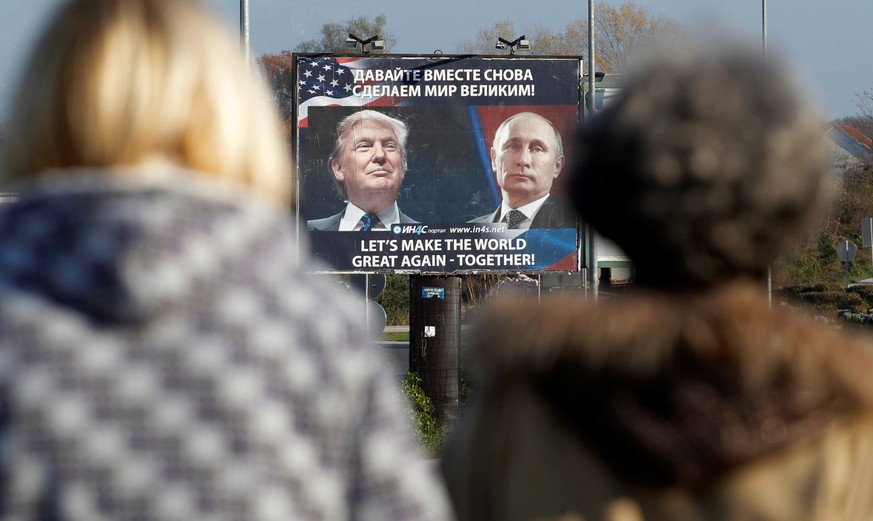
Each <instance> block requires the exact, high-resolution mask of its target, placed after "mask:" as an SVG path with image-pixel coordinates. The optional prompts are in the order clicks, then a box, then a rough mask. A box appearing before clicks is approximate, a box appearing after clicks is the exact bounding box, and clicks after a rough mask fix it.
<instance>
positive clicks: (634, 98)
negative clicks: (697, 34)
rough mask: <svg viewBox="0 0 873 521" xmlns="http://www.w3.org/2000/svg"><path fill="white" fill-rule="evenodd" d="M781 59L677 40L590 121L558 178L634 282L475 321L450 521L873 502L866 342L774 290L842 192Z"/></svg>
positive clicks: (763, 516)
mask: <svg viewBox="0 0 873 521" xmlns="http://www.w3.org/2000/svg"><path fill="white" fill-rule="evenodd" d="M776 63H777V62H776V59H775V58H772V59H771V60H770V62H769V63H768V64H763V63H761V61H760V50H759V49H752V50H746V49H741V48H735V47H730V46H728V47H724V48H714V49H707V48H706V46H705V45H701V44H699V43H698V44H696V45H688V46H687V47H686V48H685V49H673V50H672V52H670V53H664V54H661V55H659V56H657V57H656V58H654V59H652V60H651V61H650V62H648V63H646V64H645V65H643V66H642V67H640V68H639V69H637V70H635V71H633V73H632V74H631V75H630V76H629V78H628V79H627V81H626V83H625V85H624V88H623V90H622V94H621V98H620V99H619V100H618V101H617V102H616V103H615V104H614V105H612V106H610V107H608V108H606V109H604V110H603V111H602V112H600V113H598V115H597V116H596V117H595V118H593V120H592V121H591V122H590V123H588V124H587V125H586V126H584V127H583V130H582V132H581V136H580V138H579V141H578V143H577V145H576V150H577V152H578V154H579V156H578V157H577V158H576V160H575V168H574V170H573V171H572V172H571V173H570V189H569V194H568V195H569V196H570V197H571V198H572V199H573V201H574V203H575V204H576V207H577V209H578V210H579V211H580V213H581V215H582V217H583V218H584V219H585V220H586V221H587V222H588V223H590V224H591V225H592V226H594V228H596V229H597V230H598V231H599V232H600V233H602V234H603V235H604V236H606V237H608V238H610V239H612V240H613V241H615V242H616V243H617V244H618V245H619V246H620V247H621V248H622V249H623V250H624V251H625V252H626V253H627V254H628V255H629V256H630V257H631V259H632V260H633V261H634V267H635V270H636V273H637V278H638V286H639V288H638V291H637V292H636V293H634V294H632V295H627V296H622V297H616V298H613V299H609V300H606V301H604V302H602V303H600V304H599V305H596V306H595V305H592V304H591V303H589V302H581V301H579V300H578V299H574V298H559V299H555V300H551V301H548V302H544V303H543V304H542V305H540V306H536V305H530V304H529V303H506V304H503V305H501V306H499V307H497V308H496V309H494V310H492V311H491V312H490V313H489V314H488V316H487V317H486V318H484V319H483V322H482V324H481V332H482V334H481V335H480V337H479V342H478V346H477V347H479V354H480V357H481V359H482V367H484V368H485V374H484V376H483V378H484V381H485V383H484V388H483V390H482V392H481V395H480V400H479V401H478V403H477V404H476V405H474V406H473V407H472V409H471V410H470V411H469V412H468V413H467V415H466V417H465V418H464V421H463V423H462V425H461V426H460V428H459V429H458V430H457V431H456V433H455V437H454V439H453V440H452V443H451V444H450V445H449V448H448V450H447V452H446V455H445V458H444V460H443V468H444V471H445V475H446V477H447V480H448V484H449V489H450V493H451V496H452V498H453V500H454V502H455V505H456V507H457V512H458V516H459V518H460V519H462V520H464V521H473V520H475V521H489V520H500V521H513V520H533V519H536V520H558V519H560V520H565V521H570V520H576V521H579V520H585V521H594V520H610V521H639V520H642V519H645V520H647V521H691V520H694V521H697V520H724V521H728V520H729V521H740V520H742V521H753V520H755V521H787V520H791V521H804V520H816V521H836V520H841V521H848V520H853V521H864V520H869V519H873V384H871V382H873V380H871V377H870V375H871V374H873V352H871V349H873V345H871V341H870V338H869V337H867V336H856V335H851V334H846V333H838V332H834V331H831V330H828V329H825V328H823V327H821V326H820V325H819V324H817V323H816V322H815V321H813V320H811V319H810V317H807V316H805V315H799V314H796V313H794V312H791V311H788V310H787V309H786V308H783V307H778V306H773V307H771V306H770V305H769V303H768V299H767V295H766V294H765V293H764V280H765V275H766V273H767V268H768V266H769V265H770V264H771V263H772V262H773V261H774V260H775V259H776V258H777V256H778V255H780V254H782V253H784V252H785V251H786V249H787V248H788V247H789V245H791V244H793V241H794V240H795V239H796V238H797V236H798V235H799V234H800V233H802V232H804V231H806V230H807V229H808V227H809V224H810V223H811V222H813V221H814V219H815V218H816V217H817V216H819V215H820V213H821V210H822V209H823V208H825V207H826V206H827V203H828V200H829V195H830V193H831V191H832V190H831V187H830V182H831V181H832V180H831V179H830V178H829V176H828V173H829V168H828V163H827V161H828V159H829V155H828V153H827V148H826V145H825V143H824V132H823V129H824V128H825V127H823V126H822V125H821V124H820V123H819V121H818V120H817V119H816V118H815V117H813V115H811V114H810V111H809V108H808V103H807V102H806V100H804V99H803V98H802V97H801V96H800V95H799V92H800V91H799V89H797V88H796V87H795V86H794V85H793V84H792V83H791V82H790V81H789V75H788V74H787V73H786V71H784V70H783V69H782V68H781V67H778V66H777V65H775V64H776Z"/></svg>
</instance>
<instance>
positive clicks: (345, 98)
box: [297, 57, 376, 128]
mask: <svg viewBox="0 0 873 521" xmlns="http://www.w3.org/2000/svg"><path fill="white" fill-rule="evenodd" d="M368 61H369V60H368V59H367V58H332V57H320V58H301V59H300V62H299V64H298V67H297V71H298V73H297V74H298V81H297V93H298V98H297V99H298V103H299V105H298V112H297V125H298V126H299V127H301V128H302V127H307V126H309V125H308V120H307V118H308V117H309V107H312V106H314V107H324V106H331V105H339V106H344V107H360V106H363V105H373V104H376V103H375V100H373V99H372V98H370V99H367V102H366V103H365V102H364V100H362V99H361V98H359V97H358V96H354V95H352V88H353V87H354V86H355V76H354V74H355V73H354V71H356V70H366V68H367V67H368V65H369V63H368Z"/></svg>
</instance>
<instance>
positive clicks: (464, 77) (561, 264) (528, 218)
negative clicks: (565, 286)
mask: <svg viewBox="0 0 873 521" xmlns="http://www.w3.org/2000/svg"><path fill="white" fill-rule="evenodd" d="M294 69H295V70H294V77H295V81H296V83H297V112H296V122H297V124H296V128H295V129H294V131H295V139H294V143H295V162H296V168H297V179H298V186H297V197H298V201H297V203H298V204H297V211H298V217H299V220H300V223H301V227H302V228H305V229H307V234H308V243H309V245H310V248H311V250H312V253H313V255H314V256H315V258H316V259H317V260H318V262H319V266H320V267H319V269H320V270H323V271H331V272H378V273H398V272H401V273H421V274H450V273H469V272H510V271H511V272H542V271H576V270H578V269H579V268H580V266H579V263H580V256H579V250H580V248H579V245H580V244H581V241H582V239H583V238H582V237H581V235H580V231H579V226H578V223H577V221H576V217H575V214H574V213H573V212H572V210H571V209H570V208H569V206H568V205H567V204H566V203H565V201H564V200H563V197H562V193H563V188H562V182H561V181H562V180H563V177H562V176H561V173H562V172H563V170H564V169H565V168H566V165H565V163H566V158H567V157H569V155H570V154H571V152H572V151H571V150H570V149H571V148H572V142H573V140H572V135H573V133H574V132H575V128H576V126H577V125H578V123H579V121H580V118H581V110H582V108H581V100H582V92H581V82H580V80H581V74H582V60H581V59H580V58H579V57H518V56H506V57H494V56H491V57H485V56H448V55H433V56H418V55H417V56H399V55H379V56H368V55H363V56H360V55H357V56H338V55H323V54H322V55H305V54H301V55H297V56H295V63H294ZM498 130H500V132H499V133H498ZM498 134H499V135H498ZM495 136H496V137H497V138H498V139H497V141H496V143H495ZM494 144H496V145H497V146H496V147H493V146H492V145H494ZM514 209H517V210H518V212H511V210H514ZM519 212H521V213H519Z"/></svg>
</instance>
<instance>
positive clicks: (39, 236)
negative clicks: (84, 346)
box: [0, 170, 295, 323]
mask: <svg viewBox="0 0 873 521" xmlns="http://www.w3.org/2000/svg"><path fill="white" fill-rule="evenodd" d="M128 174H131V173H130V172H124V173H119V172H116V171H84V170H83V171H75V172H63V173H60V174H57V175H51V176H47V177H46V179H48V181H42V182H40V183H37V184H35V185H33V186H31V187H28V189H27V190H24V191H22V192H21V195H20V196H19V199H18V200H17V201H16V202H15V203H13V204H11V205H9V206H7V207H5V208H3V210H2V212H0V286H2V287H6V288H10V289H13V290H20V291H23V292H26V293H28V294H30V295H32V296H36V297H38V298H43V299H46V300H48V301H51V302H53V303H55V304H56V305H57V306H61V307H66V308H69V309H70V310H71V311H74V312H78V313H82V314H84V315H86V316H88V317H90V318H91V319H93V320H97V321H100V322H108V323H137V322H143V321H147V320H149V319H151V318H153V317H154V316H155V315H157V314H163V313H170V312H172V311H173V310H174V309H177V308H179V307H180V306H185V305H186V302H188V301H190V300H192V299H202V298H208V295H209V293H210V292H213V291H216V290H217V285H218V284H220V281H221V280H222V279H225V278H239V277H241V276H244V272H245V270H246V269H252V268H251V264H252V263H251V262H247V261H248V260H249V259H250V258H251V257H252V256H253V255H255V254H256V252H257V251H258V250H260V249H263V248H292V247H293V244H294V242H293V240H292V237H291V236H290V235H291V234H290V230H291V227H290V226H289V224H288V217H287V216H285V215H284V214H283V213H282V212H281V211H280V210H279V209H278V208H276V207H274V206H273V205H272V203H268V202H265V201H261V200H259V199H256V198H254V197H253V196H251V195H249V194H248V193H247V192H246V190H245V189H244V188H242V187H240V188H238V189H237V190H234V191H231V190H230V189H228V188H226V187H224V186H219V185H217V184H216V183H214V182H209V181H207V180H203V179H198V178H197V177H198V175H199V174H195V173H190V172H189V173H185V172H181V171H175V170H174V171H168V172H162V173H161V174H160V175H158V176H156V175H149V176H148V177H145V176H138V175H135V174H136V173H135V172H134V173H133V174H131V175H128ZM287 258H292V259H293V258H295V256H294V255H288V256H287Z"/></svg>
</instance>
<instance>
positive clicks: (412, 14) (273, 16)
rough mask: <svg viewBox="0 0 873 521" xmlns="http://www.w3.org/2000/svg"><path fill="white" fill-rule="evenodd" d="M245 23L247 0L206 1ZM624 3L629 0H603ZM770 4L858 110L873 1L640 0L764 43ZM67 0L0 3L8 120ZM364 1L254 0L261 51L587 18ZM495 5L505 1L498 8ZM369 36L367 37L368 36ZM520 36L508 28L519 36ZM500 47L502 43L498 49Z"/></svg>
mask: <svg viewBox="0 0 873 521" xmlns="http://www.w3.org/2000/svg"><path fill="white" fill-rule="evenodd" d="M203 1H205V2H206V3H207V4H210V5H212V6H213V7H214V8H215V9H216V10H217V11H218V12H219V13H220V14H221V16H223V17H224V18H225V19H226V20H227V23H228V26H229V28H230V29H231V30H233V31H235V32H238V31H239V14H240V1H239V0H203ZM600 1H601V2H605V3H608V4H610V5H615V6H618V5H620V4H621V3H622V1H621V0H609V1H607V0H600ZM764 1H766V9H767V43H768V49H769V50H770V52H771V55H772V56H781V57H782V58H784V59H787V60H788V61H789V63H790V65H791V66H792V67H793V68H794V69H795V70H796V71H797V73H798V74H799V75H800V77H801V78H802V79H803V81H804V85H808V86H809V89H810V90H809V93H810V96H811V98H812V100H813V103H815V104H816V105H817V106H818V108H819V110H820V111H821V113H822V115H823V116H824V117H826V118H828V119H833V118H839V117H843V116H851V115H856V114H857V113H858V108H857V100H858V94H859V93H862V92H863V91H865V90H873V49H871V45H870V39H869V23H870V20H873V1H871V0H831V1H822V0H731V1H725V0H637V1H636V2H635V4H636V5H638V6H640V7H642V8H643V9H645V10H646V11H648V12H649V13H650V14H652V15H656V16H663V17H666V18H669V19H672V20H674V21H676V22H678V23H679V24H680V25H682V27H684V28H686V29H688V30H690V31H692V32H695V33H701V34H721V35H730V36H733V37H739V38H742V39H748V41H750V42H755V43H756V44H763V43H762V41H763V38H762V25H763V24H762V14H763V8H762V7H763V3H762V2H764ZM59 3H60V0H29V1H14V0H4V1H3V2H2V5H0V122H2V121H3V120H4V119H5V116H6V114H7V112H8V104H9V103H10V97H11V95H12V91H13V89H14V85H15V82H16V80H17V77H18V74H19V70H20V68H21V66H22V65H23V63H24V61H25V60H26V57H27V55H28V53H29V50H30V47H31V46H32V44H33V42H34V39H35V38H36V36H37V35H38V33H39V30H40V29H41V27H42V25H43V23H44V22H45V20H46V17H47V16H48V15H49V14H50V13H51V11H52V10H53V9H54V8H55V7H56V6H57V5H58V4H59ZM363 5H365V4H364V3H363V2H360V1H359V0H356V1H352V0H333V1H331V2H299V1H298V2H293V1H291V0H249V21H250V34H251V51H252V54H255V55H259V54H264V53H276V52H279V51H282V50H285V49H293V48H294V45H295V44H297V43H299V42H301V41H303V40H308V39H311V38H314V37H316V36H317V35H318V32H319V30H320V28H321V26H322V24H324V23H328V22H342V21H344V20H346V19H348V18H350V17H353V16H359V15H362V14H366V15H371V16H374V15H378V14H384V15H385V17H386V18H387V26H386V29H387V31H388V32H390V33H392V34H393V35H394V36H395V37H396V39H397V43H396V45H395V47H394V48H393V50H392V52H396V53H415V54H430V53H433V52H434V51H436V50H440V51H442V52H443V53H445V54H451V53H455V52H458V50H459V44H460V42H462V41H465V40H469V39H472V38H473V37H474V36H475V35H476V34H477V33H478V32H479V31H480V30H481V29H484V28H487V27H491V26H493V25H494V23H496V22H498V21H500V20H511V21H513V22H514V23H515V26H516V27H517V28H519V30H526V29H527V28H531V29H532V28H533V27H536V26H545V27H549V28H552V29H555V30H560V29H563V27H564V26H566V25H567V24H568V23H570V22H571V21H573V20H575V19H577V18H587V14H588V3H587V2H585V1H581V0H575V1H570V0H549V1H546V2H536V3H535V4H534V3H533V2H530V1H522V0H501V2H500V3H499V4H494V3H491V2H488V3H486V2H476V1H471V0H442V1H441V2H421V1H420V0H370V1H369V2H367V3H366V6H367V10H366V11H365V10H364V8H363V7H362V6H363ZM494 5H499V8H495V7H494ZM361 36H362V37H365V35H361ZM517 36H520V35H505V36H504V37H506V38H507V39H515V38H516V37H517ZM495 52H496V51H495Z"/></svg>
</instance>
